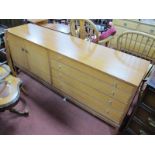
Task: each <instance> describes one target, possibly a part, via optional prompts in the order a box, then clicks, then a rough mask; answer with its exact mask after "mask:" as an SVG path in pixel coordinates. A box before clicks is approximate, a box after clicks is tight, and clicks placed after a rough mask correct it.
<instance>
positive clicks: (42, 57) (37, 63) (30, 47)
mask: <svg viewBox="0 0 155 155" xmlns="http://www.w3.org/2000/svg"><path fill="white" fill-rule="evenodd" d="M25 45H26V54H27V55H28V64H29V68H30V72H32V73H33V74H34V75H36V76H37V77H39V78H41V79H42V80H44V81H46V82H48V83H51V79H50V70H49V61H48V53H47V51H46V49H44V48H42V47H40V46H38V45H35V44H32V43H30V42H27V41H26V42H25Z"/></svg>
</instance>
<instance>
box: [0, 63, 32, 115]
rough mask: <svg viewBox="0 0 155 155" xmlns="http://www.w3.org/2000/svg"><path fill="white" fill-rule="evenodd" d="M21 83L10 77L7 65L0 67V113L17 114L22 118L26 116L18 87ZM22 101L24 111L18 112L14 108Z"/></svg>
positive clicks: (17, 79)
mask: <svg viewBox="0 0 155 155" xmlns="http://www.w3.org/2000/svg"><path fill="white" fill-rule="evenodd" d="M21 86H22V81H21V80H20V79H19V78H16V77H14V76H12V75H10V68H9V66H8V65H5V64H3V65H1V66H0V112H4V111H5V110H9V111H10V112H13V113H17V114H19V115H22V116H28V114H29V112H28V109H27V108H26V102H25V100H22V99H21V98H20V87H21ZM20 99H21V100H20ZM19 101H23V103H24V104H25V106H24V110H23V111H19V110H16V109H15V108H14V106H15V105H16V104H17V103H18V102H19Z"/></svg>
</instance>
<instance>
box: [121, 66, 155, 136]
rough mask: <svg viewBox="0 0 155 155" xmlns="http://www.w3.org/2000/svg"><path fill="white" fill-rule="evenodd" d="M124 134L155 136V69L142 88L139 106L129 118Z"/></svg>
mask: <svg viewBox="0 0 155 155" xmlns="http://www.w3.org/2000/svg"><path fill="white" fill-rule="evenodd" d="M144 87H145V89H144V90H143V88H144ZM124 134H136V135H144V134H146V135H152V134H155V67H154V68H153V71H152V73H151V75H150V77H149V79H148V81H147V82H144V84H143V86H142V87H141V92H140V96H139V98H138V104H137V105H136V107H135V109H134V110H133V113H132V114H131V117H130V118H129V121H128V123H127V125H126V127H125V130H124Z"/></svg>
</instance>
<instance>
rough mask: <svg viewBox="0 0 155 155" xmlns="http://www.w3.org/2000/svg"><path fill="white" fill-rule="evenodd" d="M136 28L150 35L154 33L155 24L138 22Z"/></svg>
mask: <svg viewBox="0 0 155 155" xmlns="http://www.w3.org/2000/svg"><path fill="white" fill-rule="evenodd" d="M137 30H138V31H142V32H145V33H149V34H151V35H155V26H149V25H143V24H140V25H139V26H138V27H137Z"/></svg>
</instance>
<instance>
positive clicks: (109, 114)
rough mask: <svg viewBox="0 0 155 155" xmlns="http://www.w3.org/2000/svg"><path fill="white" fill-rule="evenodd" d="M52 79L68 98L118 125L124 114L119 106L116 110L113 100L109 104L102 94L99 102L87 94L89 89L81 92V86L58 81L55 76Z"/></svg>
mask: <svg viewBox="0 0 155 155" xmlns="http://www.w3.org/2000/svg"><path fill="white" fill-rule="evenodd" d="M53 81H54V85H55V87H57V88H59V89H60V90H61V91H62V92H64V93H65V94H67V95H68V96H69V98H71V99H72V98H73V99H75V100H76V101H78V102H80V103H81V104H82V105H84V106H86V107H88V108H90V109H92V110H93V111H95V112H96V113H98V114H100V115H102V116H103V117H106V118H108V119H110V120H112V121H113V122H115V123H116V124H118V125H120V122H121V121H122V118H123V116H124V112H122V111H120V109H121V108H120V109H119V111H118V110H117V109H118V106H117V105H116V102H115V103H114V102H113V103H112V105H111V106H110V104H109V103H108V102H107V101H108V98H107V97H105V96H103V98H102V100H103V102H100V101H98V100H96V99H95V98H94V97H92V96H89V95H88V94H89V93H90V91H88V92H87V93H85V92H83V90H81V88H78V89H77V88H76V87H73V86H72V85H71V84H68V83H66V82H62V79H61V82H60V79H59V78H57V77H54V78H53ZM75 86H76V84H75ZM112 107H115V108H117V109H116V110H115V109H114V108H112ZM123 109H124V108H122V110H123Z"/></svg>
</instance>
